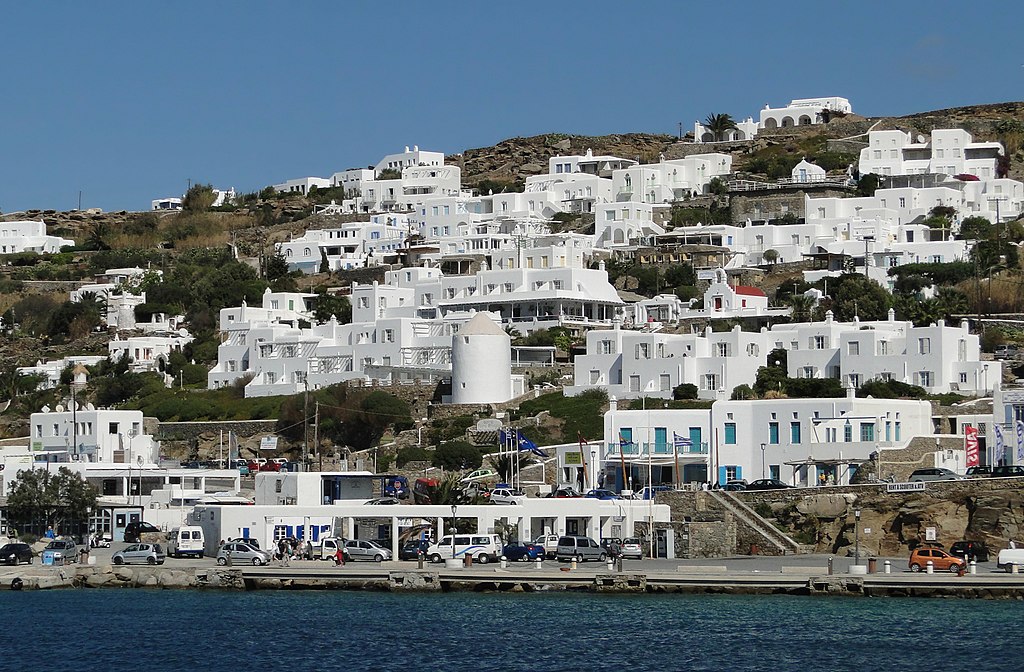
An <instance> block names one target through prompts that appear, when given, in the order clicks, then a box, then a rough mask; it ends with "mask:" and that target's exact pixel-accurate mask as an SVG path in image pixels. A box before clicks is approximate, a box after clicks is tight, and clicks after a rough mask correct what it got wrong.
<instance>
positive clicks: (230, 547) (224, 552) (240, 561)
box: [217, 541, 270, 566]
mask: <svg viewBox="0 0 1024 672" xmlns="http://www.w3.org/2000/svg"><path fill="white" fill-rule="evenodd" d="M228 558H230V559H231V564H233V565H248V564H252V565H256V566H259V565H265V564H267V563H268V562H270V554H269V553H267V552H266V551H261V550H259V549H258V548H253V547H252V546H250V545H249V544H243V543H242V542H240V541H233V542H230V543H227V544H224V545H223V546H221V547H220V550H219V551H217V564H218V565H226V564H228Z"/></svg>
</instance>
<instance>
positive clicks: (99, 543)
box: [89, 534, 110, 548]
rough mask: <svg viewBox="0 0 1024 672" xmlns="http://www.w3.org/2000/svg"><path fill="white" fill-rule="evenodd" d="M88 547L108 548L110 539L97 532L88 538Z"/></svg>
mask: <svg viewBox="0 0 1024 672" xmlns="http://www.w3.org/2000/svg"><path fill="white" fill-rule="evenodd" d="M89 547H90V548H110V539H107V538H106V537H104V536H101V535H99V534H94V535H93V536H92V539H90V540H89Z"/></svg>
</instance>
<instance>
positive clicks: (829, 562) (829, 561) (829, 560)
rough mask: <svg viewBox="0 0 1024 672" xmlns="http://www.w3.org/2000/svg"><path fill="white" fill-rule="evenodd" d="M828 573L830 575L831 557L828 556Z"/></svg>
mask: <svg viewBox="0 0 1024 672" xmlns="http://www.w3.org/2000/svg"><path fill="white" fill-rule="evenodd" d="M828 573H829V574H831V573H832V556H831V555H830V556H828Z"/></svg>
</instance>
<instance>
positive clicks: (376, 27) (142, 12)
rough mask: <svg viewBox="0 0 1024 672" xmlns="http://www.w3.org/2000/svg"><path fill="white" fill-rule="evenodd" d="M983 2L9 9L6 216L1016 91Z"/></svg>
mask: <svg viewBox="0 0 1024 672" xmlns="http://www.w3.org/2000/svg"><path fill="white" fill-rule="evenodd" d="M986 6H988V7H989V9H986V10H984V11H980V10H976V9H975V8H974V5H971V4H970V3H963V2H957V3H953V2H929V3H927V5H925V4H920V5H919V4H918V3H905V4H904V3H892V2H871V1H862V2H857V3H836V2H820V1H819V2H806V3H805V2H787V3H778V2H773V3H743V2H732V3H728V5H721V6H719V5H715V4H714V3H710V4H709V3H706V2H705V3H699V4H698V3H688V2H682V1H679V2H662V1H659V0H650V1H646V2H627V1H625V0H619V1H618V2H605V1H603V0H590V1H588V2H575V1H573V2H568V1H567V2H551V1H548V2H532V1H530V0H525V1H521V2H514V3H513V2H502V3H495V2H473V3H456V2H445V1H434V2H402V1H397V0H396V1H393V2H386V3H384V2H356V1H352V2H338V1H337V0H334V1H332V2H299V1H291V0H288V1H286V2H281V1H278V2H274V3H269V2H261V1H258V0H253V1H251V2H190V1H187V0H186V1H180V2H174V3H166V2H161V3H147V2H138V1H134V2H102V1H98V2H95V3H83V2H70V1H59V0H58V1H55V2H48V3H44V4H40V3H10V6H8V7H5V10H4V24H5V29H4V31H3V38H2V40H0V73H2V79H0V83H2V84H0V85H2V87H3V94H4V95H3V102H2V103H0V211H3V212H7V213H10V212H14V211H18V210H24V209H30V208H41V209H57V210H66V209H70V208H74V207H76V206H77V203H78V192H79V190H81V191H82V193H83V196H82V206H83V207H99V208H103V209H104V210H122V209H128V210H137V209H146V208H148V207H149V202H150V200H152V199H153V198H158V197H163V196H172V195H180V193H182V192H183V191H184V190H185V188H186V186H187V183H188V180H192V181H193V182H196V181H200V182H210V183H213V184H214V185H215V186H218V187H225V188H226V187H231V186H233V187H235V189H236V190H238V191H253V190H256V189H260V188H262V187H264V186H266V185H268V184H271V183H274V182H278V181H283V180H285V179H287V178H293V177H301V176H306V175H318V176H324V177H327V176H329V175H330V174H331V173H332V172H334V171H337V170H341V169H344V168H348V167H352V166H360V165H369V164H373V163H376V161H377V160H378V159H379V158H380V157H381V156H383V155H384V154H387V153H390V152H393V151H400V150H401V149H402V147H403V146H404V145H413V144H418V145H419V146H420V147H421V148H423V149H431V150H440V151H444V152H445V153H457V152H460V151H462V150H463V149H466V148H470V147H480V146H485V145H490V144H493V143H495V142H497V141H499V140H502V139H504V138H508V137H513V136H526V135H535V134H539V133H548V132H563V133H575V134H586V135H596V134H604V133H625V132H631V131H646V132H662V133H675V132H676V129H677V123H678V122H680V121H681V122H684V128H687V129H690V128H692V125H693V122H694V120H696V119H698V118H700V119H703V118H704V117H705V116H707V114H709V113H713V112H728V113H730V114H732V115H733V116H734V117H736V118H744V117H747V116H751V115H755V114H756V112H757V110H759V109H760V108H761V107H762V106H763V105H764V104H765V103H771V104H772V105H773V106H779V105H782V104H784V103H786V102H788V101H789V100H790V99H792V98H803V97H811V96H830V95H839V96H844V97H846V98H849V99H850V101H851V102H852V104H853V108H854V111H856V112H858V113H861V114H866V115H883V114H907V113H911V112H917V111H926V110H931V109H938V108H944V107H955V106H960V105H967V104H973V103H989V102H1001V101H1007V100H1019V99H1021V98H1022V94H1021V91H1022V84H1024V68H1022V64H1024V55H1022V53H1021V49H1020V47H1019V40H1018V39H1017V35H1016V34H1015V33H1016V32H1017V31H1019V29H1020V27H1021V26H1022V25H1024V20H1022V19H1024V3H996V4H994V5H990V6H989V5H986ZM718 7H727V8H728V9H726V10H724V11H723V10H720V9H717V8H718ZM924 8H927V11H925V10H924Z"/></svg>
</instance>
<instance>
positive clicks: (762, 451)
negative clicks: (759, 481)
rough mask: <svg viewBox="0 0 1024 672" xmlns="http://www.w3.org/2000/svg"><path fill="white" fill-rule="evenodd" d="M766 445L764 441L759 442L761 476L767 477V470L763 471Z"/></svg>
mask: <svg viewBox="0 0 1024 672" xmlns="http://www.w3.org/2000/svg"><path fill="white" fill-rule="evenodd" d="M766 447H767V444H764V443H762V444H761V478H767V475H766V473H767V472H765V470H764V449H765V448H766Z"/></svg>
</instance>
